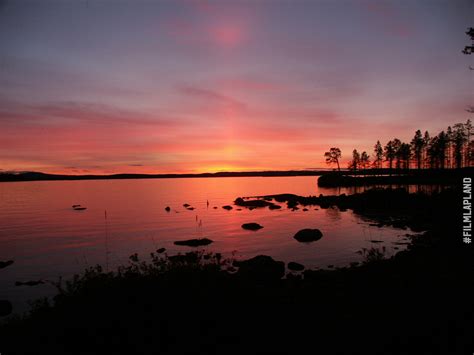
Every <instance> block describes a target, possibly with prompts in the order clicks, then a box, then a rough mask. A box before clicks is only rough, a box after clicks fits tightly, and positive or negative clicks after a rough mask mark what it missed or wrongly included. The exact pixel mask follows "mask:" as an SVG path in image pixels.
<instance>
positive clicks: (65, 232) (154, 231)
mask: <svg viewBox="0 0 474 355" xmlns="http://www.w3.org/2000/svg"><path fill="white" fill-rule="evenodd" d="M316 181H317V178H316V177H245V178H242V177H240V178H205V179H150V180H97V181H94V180H89V181H43V182H18V183H1V184H0V260H8V259H13V260H14V261H15V263H14V264H13V265H12V266H10V267H7V268H6V269H2V270H0V299H9V300H10V301H12V302H13V303H14V307H15V309H16V311H23V310H25V309H26V306H25V305H26V300H28V299H30V298H36V297H39V296H46V295H51V294H52V293H53V291H54V289H53V288H52V286H50V285H40V286H35V287H28V286H14V283H15V281H28V280H38V279H49V280H57V279H58V277H59V276H61V275H62V276H64V277H68V276H70V275H71V274H73V273H75V272H79V271H82V270H83V269H84V268H85V267H87V266H92V265H95V264H97V263H100V264H102V265H105V263H106V260H107V261H108V263H109V265H110V268H111V269H112V268H113V267H115V266H117V265H118V264H123V263H125V262H127V259H128V256H129V255H131V254H132V253H135V252H137V253H139V254H140V255H142V256H144V257H147V256H148V255H149V253H150V252H151V251H154V250H156V249H157V248H159V247H165V248H167V249H168V252H169V253H171V254H173V253H176V252H180V251H181V252H185V251H189V250H191V248H188V247H177V246H174V245H173V241H176V240H182V239H190V238H201V237H207V238H210V239H212V240H213V241H214V243H213V244H211V245H210V246H209V247H207V249H208V250H214V251H219V252H223V253H225V254H228V255H230V254H231V253H232V252H233V251H236V256H237V257H238V258H248V257H253V256H255V255H258V254H266V255H270V256H272V257H274V258H276V259H278V260H284V261H296V262H300V263H302V264H304V265H306V266H307V267H309V268H313V267H327V266H328V265H330V264H331V265H335V266H343V265H348V264H349V263H350V262H352V261H359V260H360V256H359V255H358V254H357V253H356V252H357V251H358V250H360V249H361V248H363V247H366V248H367V247H371V246H373V245H374V244H372V243H371V242H370V240H371V239H377V240H383V241H384V243H382V244H379V245H385V246H386V247H387V249H388V252H389V254H390V253H393V252H395V250H394V249H393V247H394V246H395V245H394V244H392V242H394V241H400V240H401V239H403V236H404V235H405V234H406V233H407V232H409V231H406V230H401V229H394V228H378V227H373V226H370V225H369V222H367V221H363V220H361V219H360V218H358V217H357V216H355V215H354V214H353V213H352V212H351V211H347V212H340V211H339V210H338V209H335V208H334V209H333V208H331V209H319V208H318V209H317V210H315V207H312V208H310V209H309V211H307V212H304V211H302V210H301V209H300V210H298V211H294V212H293V211H290V210H288V209H287V208H286V206H285V207H284V208H282V209H281V210H273V211H271V210H268V209H254V210H252V211H249V210H247V209H242V210H241V211H237V210H236V208H235V207H234V209H233V210H231V211H227V210H224V209H222V206H223V205H227V204H232V201H233V200H234V199H235V198H236V197H239V196H254V195H264V194H276V193H295V194H299V195H319V194H320V193H322V194H325V195H327V194H340V193H352V192H354V191H353V190H347V189H330V188H318V187H317V184H316ZM206 201H209V203H210V206H209V208H208V207H207V202H206ZM184 203H188V204H190V205H192V206H193V207H195V210H194V211H189V210H186V209H185V208H184V207H183V204H184ZM73 204H81V205H83V206H86V207H87V210H85V211H74V210H72V208H71V206H72V205H73ZM166 206H170V207H171V212H169V213H168V212H166V211H165V207H166ZM214 206H217V207H218V208H217V209H214V208H213V207H214ZM105 211H107V220H106V219H105ZM247 222H257V223H260V224H261V225H263V226H264V228H263V229H261V230H259V231H257V232H254V231H246V230H243V229H242V228H241V225H242V224H243V223H247ZM303 228H319V229H320V230H321V231H322V232H323V235H324V236H323V238H322V239H321V240H319V241H317V242H314V243H310V244H302V243H298V242H297V241H296V240H294V239H293V235H294V234H295V233H296V232H297V231H298V230H300V229H303ZM106 237H107V238H106ZM398 247H400V246H398Z"/></svg>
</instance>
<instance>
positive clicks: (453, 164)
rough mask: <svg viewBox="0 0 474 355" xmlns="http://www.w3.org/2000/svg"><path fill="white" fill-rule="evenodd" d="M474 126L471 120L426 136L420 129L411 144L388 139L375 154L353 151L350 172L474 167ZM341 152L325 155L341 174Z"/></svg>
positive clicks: (379, 146) (327, 160) (328, 162)
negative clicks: (473, 135)
mask: <svg viewBox="0 0 474 355" xmlns="http://www.w3.org/2000/svg"><path fill="white" fill-rule="evenodd" d="M472 134H473V127H472V123H471V120H470V119H468V120H467V121H466V123H456V124H455V125H453V126H452V127H451V126H449V127H448V128H447V129H446V131H444V130H443V131H441V132H440V133H438V134H437V135H434V136H431V135H430V133H429V132H428V131H425V133H424V134H423V133H422V132H421V130H417V131H416V132H415V135H414V136H413V138H412V140H411V141H410V142H409V143H406V142H402V141H401V140H400V139H398V138H393V139H391V140H389V141H388V142H387V143H386V144H385V146H382V144H381V143H380V140H377V143H376V144H375V145H374V152H373V155H372V156H371V155H369V154H368V153H367V152H366V151H363V152H361V153H360V152H359V151H358V150H357V149H354V150H353V151H352V159H351V160H350V161H349V163H348V169H349V170H353V171H356V170H365V169H368V168H374V169H381V168H383V167H384V163H385V167H387V168H389V169H390V170H392V169H394V168H396V169H410V168H416V169H453V168H458V169H459V168H463V167H470V166H474V141H471V136H472ZM341 155H342V153H341V150H340V149H339V148H336V147H333V148H331V149H330V150H329V151H327V152H325V153H324V156H325V158H326V163H327V164H329V165H331V164H336V165H337V169H338V170H339V171H340V170H341V168H340V158H341Z"/></svg>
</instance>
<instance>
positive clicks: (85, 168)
mask: <svg viewBox="0 0 474 355" xmlns="http://www.w3.org/2000/svg"><path fill="white" fill-rule="evenodd" d="M457 4H458V5H457V6H450V5H449V4H448V3H446V2H442V1H434V2H423V1H422V2H411V3H408V2H390V1H385V2H377V1H371V0H367V1H366V0H360V1H352V2H333V3H331V2H314V3H311V2H308V3H304V6H303V3H302V4H301V5H300V6H292V5H291V4H289V3H285V2H275V3H269V2H253V1H241V2H240V1H239V2H226V3H224V2H214V1H209V2H207V1H194V0H190V1H178V2H137V3H130V2H127V1H118V2H116V3H115V5H114V6H113V7H110V6H108V4H107V3H106V2H101V1H97V2H94V1H91V2H90V1H78V2H75V3H64V2H60V1H46V2H41V3H40V2H28V1H25V2H22V1H20V2H11V1H5V2H2V3H1V4H0V18H2V19H3V20H2V21H1V22H0V39H1V40H2V43H3V53H2V55H1V68H2V69H1V71H0V80H1V82H2V87H1V89H0V104H1V109H0V124H1V129H0V169H2V170H0V171H41V172H45V173H58V174H116V173H147V174H150V173H163V174H166V173H203V172H218V171H257V170H295V169H296V170H300V169H305V168H307V167H310V166H315V167H318V168H325V167H327V166H326V164H325V160H324V156H323V155H324V153H325V151H327V150H328V149H329V148H330V147H333V146H337V147H339V148H340V149H341V151H342V158H341V161H342V162H343V163H342V165H343V166H344V167H345V166H346V165H347V162H348V161H350V159H351V154H352V150H353V149H358V150H359V151H367V152H369V153H371V152H372V150H373V146H374V144H375V143H376V141H377V140H380V141H381V142H382V144H384V143H385V142H387V141H388V140H390V139H393V138H394V137H397V138H399V139H401V140H402V141H408V142H409V140H410V139H411V138H412V136H413V134H414V132H415V131H416V130H417V129H421V130H422V131H423V132H424V131H425V130H428V131H430V132H432V131H433V132H439V131H441V130H442V129H445V128H446V127H447V126H448V125H449V124H455V123H458V122H465V121H466V120H467V119H468V118H469V113H467V112H466V108H467V107H468V106H469V105H470V101H469V100H470V97H471V95H470V92H469V91H470V85H471V80H469V78H468V77H467V75H466V68H467V67H468V60H469V58H467V57H468V56H465V55H463V54H462V53H461V50H460V48H462V47H463V45H464V43H465V39H464V38H463V36H462V35H461V36H460V35H459V34H460V33H461V34H462V33H463V31H465V30H466V28H467V27H468V25H469V20H470V16H469V15H468V14H469V9H470V4H469V1H459V2H458V3H457ZM440 17H443V18H444V20H443V21H439V19H440ZM283 28H284V30H283Z"/></svg>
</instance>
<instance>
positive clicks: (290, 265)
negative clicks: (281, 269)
mask: <svg viewBox="0 0 474 355" xmlns="http://www.w3.org/2000/svg"><path fill="white" fill-rule="evenodd" d="M288 270H291V271H303V270H304V265H303V264H300V263H297V262H294V261H290V262H289V263H288Z"/></svg>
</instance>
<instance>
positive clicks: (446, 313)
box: [0, 190, 474, 355]
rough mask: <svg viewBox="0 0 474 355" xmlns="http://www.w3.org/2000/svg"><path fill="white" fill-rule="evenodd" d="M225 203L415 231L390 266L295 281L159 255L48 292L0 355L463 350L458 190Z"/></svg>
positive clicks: (202, 256)
mask: <svg viewBox="0 0 474 355" xmlns="http://www.w3.org/2000/svg"><path fill="white" fill-rule="evenodd" d="M236 201H238V202H242V201H265V202H270V201H277V202H286V203H287V204H288V207H291V206H303V205H318V206H320V207H321V208H331V206H338V208H340V209H345V208H350V209H353V210H354V212H355V213H357V214H359V215H360V216H361V217H363V218H367V219H369V220H373V221H374V222H375V223H378V224H380V225H381V226H383V225H392V226H398V227H400V228H404V227H411V228H413V229H415V230H426V231H425V232H424V233H423V234H421V235H419V236H412V237H411V239H412V243H411V245H410V246H409V248H408V249H407V250H406V251H402V252H399V253H398V254H396V255H395V256H394V257H392V258H390V259H387V258H385V257H384V249H383V248H381V249H377V248H372V249H369V250H364V251H362V254H363V256H364V261H363V262H362V263H360V264H358V265H352V266H351V267H348V268H339V269H335V270H333V271H329V270H304V266H303V265H300V264H297V263H289V264H288V265H285V264H284V263H283V262H279V261H275V260H273V259H272V258H270V257H268V256H259V257H256V258H253V259H251V260H248V261H235V260H232V259H225V258H223V257H222V256H221V255H220V254H215V253H207V252H205V251H196V252H190V253H187V254H183V255H173V256H169V255H167V254H166V251H164V250H163V248H162V249H160V250H158V251H157V252H155V253H152V254H151V258H144V259H146V260H147V261H142V257H139V256H138V255H132V256H131V257H130V264H129V265H127V266H123V267H121V268H119V269H118V270H117V271H115V272H105V271H104V270H103V269H102V268H101V267H100V266H97V267H94V268H90V269H88V270H86V271H85V272H84V273H83V274H81V275H78V276H76V277H75V278H74V279H72V280H70V281H67V282H58V283H57V284H56V286H57V287H58V290H59V293H58V295H57V296H56V297H55V298H54V300H53V301H52V302H47V301H38V302H36V304H35V307H34V308H33V310H32V312H31V314H30V315H28V316H26V317H16V318H11V319H10V320H9V322H8V323H7V324H6V325H4V326H3V327H1V328H0V344H1V349H0V351H1V352H2V354H6V355H8V354H23V353H32V354H33V353H34V354H37V353H45V354H55V353H58V354H59V353H61V354H104V353H111V354H186V353H196V354H212V353H222V354H247V353H280V354H299V353H311V354H430V355H432V354H471V353H472V351H473V349H474V348H473V346H474V344H473V334H474V333H473V331H474V326H473V322H472V319H474V309H473V299H474V298H473V296H474V285H473V282H474V281H473V277H472V276H473V271H474V259H473V253H472V248H471V247H470V246H469V245H465V244H463V243H462V234H461V231H460V226H461V225H460V223H461V203H460V201H461V195H460V193H459V191H455V190H445V191H442V192H440V193H438V194H434V195H432V196H426V195H421V194H416V195H415V194H408V193H407V192H406V191H404V190H372V191H368V192H366V193H363V194H357V195H351V196H339V197H336V196H330V197H301V196H296V195H289V194H288V195H274V196H264V197H262V198H259V199H253V200H249V199H240V200H239V199H238V200H236ZM257 204H258V203H257ZM457 206H459V208H458V207H457ZM246 207H248V208H255V207H254V206H252V203H250V204H247V206H246ZM260 207H262V208H266V207H269V206H268V205H265V206H263V205H262V206H260ZM291 270H293V271H291ZM285 273H286V277H284V275H285Z"/></svg>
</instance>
